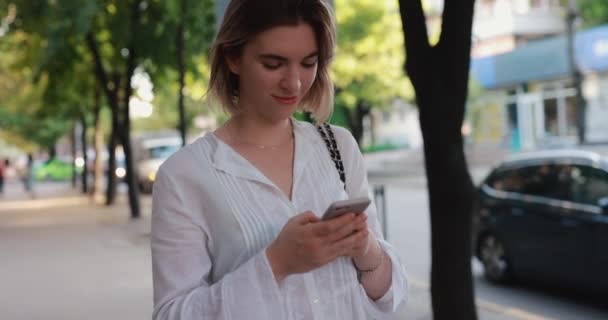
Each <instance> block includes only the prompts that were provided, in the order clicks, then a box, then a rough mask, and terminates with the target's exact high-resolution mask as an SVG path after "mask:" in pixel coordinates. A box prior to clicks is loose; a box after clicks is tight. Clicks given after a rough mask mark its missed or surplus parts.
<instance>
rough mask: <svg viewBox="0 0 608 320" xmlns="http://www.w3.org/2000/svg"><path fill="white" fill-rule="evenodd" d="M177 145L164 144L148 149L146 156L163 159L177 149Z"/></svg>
mask: <svg viewBox="0 0 608 320" xmlns="http://www.w3.org/2000/svg"><path fill="white" fill-rule="evenodd" d="M179 148H180V146H179V145H164V146H157V147H153V148H150V149H148V158H150V159H165V158H168V157H169V156H170V155H172V154H173V153H175V152H176V151H177V150H179Z"/></svg>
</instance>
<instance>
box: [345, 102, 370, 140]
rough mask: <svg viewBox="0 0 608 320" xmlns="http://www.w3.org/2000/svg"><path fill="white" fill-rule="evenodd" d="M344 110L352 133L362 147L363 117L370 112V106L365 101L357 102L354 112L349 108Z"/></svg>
mask: <svg viewBox="0 0 608 320" xmlns="http://www.w3.org/2000/svg"><path fill="white" fill-rule="evenodd" d="M344 110H345V112H346V118H347V120H348V123H349V127H350V131H351V133H352V134H353V137H354V138H355V140H356V141H357V144H358V145H359V146H360V145H361V139H362V138H363V117H365V115H367V114H368V113H369V112H370V108H369V105H368V104H367V103H366V102H365V101H357V104H356V105H355V110H354V111H352V110H350V109H349V108H344Z"/></svg>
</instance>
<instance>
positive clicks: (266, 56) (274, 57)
mask: <svg viewBox="0 0 608 320" xmlns="http://www.w3.org/2000/svg"><path fill="white" fill-rule="evenodd" d="M318 55H319V52H318V51H315V52H313V53H311V54H309V55H307V56H306V57H304V59H302V60H306V59H310V58H312V57H315V56H318ZM259 57H260V58H262V59H272V60H278V61H288V60H289V59H288V58H286V57H283V56H280V55H278V54H272V53H262V54H260V55H259Z"/></svg>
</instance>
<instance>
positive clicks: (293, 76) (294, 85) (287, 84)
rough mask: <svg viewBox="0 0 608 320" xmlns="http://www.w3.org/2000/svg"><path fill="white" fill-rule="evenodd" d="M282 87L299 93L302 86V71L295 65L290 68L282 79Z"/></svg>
mask: <svg viewBox="0 0 608 320" xmlns="http://www.w3.org/2000/svg"><path fill="white" fill-rule="evenodd" d="M280 86H281V89H283V90H285V91H286V92H287V93H289V94H297V93H298V92H299V91H300V87H301V86H302V81H301V80H300V72H299V71H298V70H297V68H295V67H291V68H288V69H287V70H286V72H285V74H284V75H283V78H282V79H281V84H280Z"/></svg>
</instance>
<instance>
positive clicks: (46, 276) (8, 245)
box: [0, 197, 532, 320]
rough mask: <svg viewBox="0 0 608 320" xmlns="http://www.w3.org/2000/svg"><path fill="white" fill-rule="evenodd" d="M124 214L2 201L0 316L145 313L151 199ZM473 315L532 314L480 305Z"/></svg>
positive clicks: (402, 314) (416, 290)
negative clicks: (137, 212) (133, 214)
mask: <svg viewBox="0 0 608 320" xmlns="http://www.w3.org/2000/svg"><path fill="white" fill-rule="evenodd" d="M142 200H143V201H142V209H143V210H142V212H144V214H143V217H142V218H141V219H139V220H137V221H132V220H130V219H129V218H128V217H129V214H128V206H127V204H126V199H125V197H120V198H119V201H118V202H119V203H118V204H117V205H115V206H114V207H105V206H97V205H84V204H79V205H71V204H68V205H65V204H58V205H57V204H55V205H49V206H47V207H45V208H40V209H35V210H31V209H26V210H10V209H6V208H4V209H3V208H2V207H1V206H0V252H2V253H3V257H2V260H3V263H2V264H0V283H2V287H3V288H4V290H2V291H0V310H2V318H3V319H11V320H13V319H14V320H21V319H23V320H29V319H47V320H54V319H56V320H71V319H74V320H80V319H87V320H97V319H99V320H107V319H150V317H151V312H152V281H151V279H152V275H151V266H150V251H149V232H150V205H151V204H150V198H149V197H144V198H142ZM410 286H411V288H410V290H411V292H410V299H409V302H408V303H407V305H405V306H404V307H402V308H401V309H400V310H399V312H398V314H397V315H396V316H395V317H394V318H393V319H413V320H423V319H432V316H431V307H430V297H429V291H428V288H427V287H426V286H425V285H424V284H419V283H415V282H413V283H410ZM479 318H480V319H488V320H506V319H532V318H529V317H518V316H515V315H509V313H508V310H505V309H504V308H494V309H493V308H492V307H491V306H490V307H488V306H487V305H486V306H484V305H480V306H479Z"/></svg>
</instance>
